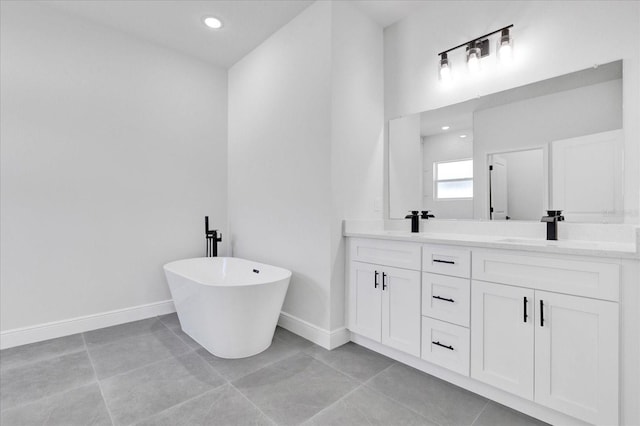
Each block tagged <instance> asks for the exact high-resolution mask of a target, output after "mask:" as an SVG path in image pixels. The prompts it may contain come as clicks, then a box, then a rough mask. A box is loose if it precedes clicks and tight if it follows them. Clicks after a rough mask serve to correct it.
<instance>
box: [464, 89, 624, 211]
mask: <svg viewBox="0 0 640 426" xmlns="http://www.w3.org/2000/svg"><path fill="white" fill-rule="evenodd" d="M621 118H622V81H621V80H611V81H607V82H604V83H598V84H593V85H590V86H584V87H580V88H577V89H572V90H565V91H562V92H558V93H553V94H550V95H545V96H539V97H537V98H531V99H525V100H522V101H518V102H512V103H510V104H506V105H501V106H498V107H495V108H487V109H484V110H479V111H476V112H475V113H474V114H473V128H474V145H473V159H474V162H473V174H474V211H475V213H474V214H475V217H476V218H482V219H486V218H487V216H488V212H487V206H488V205H489V202H488V198H489V197H488V192H487V187H488V183H487V176H488V174H487V173H488V172H487V155H488V154H489V153H495V152H505V151H513V150H517V149H525V148H536V147H540V148H541V147H545V149H546V148H547V147H548V145H549V143H550V142H552V141H554V140H559V139H567V138H572V137H577V136H583V135H588V134H592V133H600V132H605V131H608V130H614V129H619V128H620V127H621V126H622V121H621ZM539 213H540V216H542V213H544V212H543V211H540V212H539Z"/></svg>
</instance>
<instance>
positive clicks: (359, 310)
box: [349, 262, 382, 342]
mask: <svg viewBox="0 0 640 426" xmlns="http://www.w3.org/2000/svg"><path fill="white" fill-rule="evenodd" d="M349 293H350V294H349V330H351V331H352V332H354V333H357V334H360V335H362V336H365V337H368V338H370V339H372V340H375V341H376V342H379V341H380V332H381V324H382V320H381V303H382V267H381V266H377V265H371V264H369V263H361V262H351V269H350V275H349Z"/></svg>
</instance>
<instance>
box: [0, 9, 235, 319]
mask: <svg viewBox="0 0 640 426" xmlns="http://www.w3.org/2000/svg"><path fill="white" fill-rule="evenodd" d="M1 31H2V33H1V43H2V44H1V49H0V52H1V57H0V63H1V67H2V68H1V75H2V80H1V88H2V104H1V120H2V129H1V134H0V139H1V161H2V163H1V165H2V167H1V169H2V172H1V173H2V174H1V202H0V204H1V222H0V223H1V233H2V240H1V241H2V246H1V249H0V254H1V263H2V268H1V269H2V273H1V274H2V275H1V278H2V280H1V281H2V284H1V293H2V297H1V300H2V302H1V309H0V312H1V321H0V322H1V324H2V330H3V331H5V330H9V329H14V328H18V327H26V326H31V325H36V324H42V323H46V322H50V321H58V320H65V319H69V318H74V317H78V316H84V315H90V314H96V313H102V312H105V311H109V310H116V309H122V308H128V307H133V306H138V305H142V304H147V303H153V302H157V301H162V300H166V299H170V294H169V291H168V288H167V285H166V282H165V279H164V276H163V272H162V265H163V264H164V263H166V262H168V261H171V260H175V259H179V258H185V257H191V256H199V255H202V254H203V248H204V237H203V226H204V224H203V216H205V215H209V216H210V219H211V221H212V224H213V225H214V226H216V227H219V228H220V229H221V230H222V232H223V238H224V239H226V238H228V235H227V234H226V174H227V169H226V127H227V125H226V119H227V117H226V98H227V96H226V72H225V71H224V70H222V69H217V68H213V67H211V66H209V65H206V64H204V63H202V62H199V61H198V60H194V59H191V58H189V57H187V56H183V55H182V54H178V53H176V52H173V51H170V50H167V49H164V48H160V47H158V46H156V45H154V44H151V43H147V42H144V41H141V40H138V39H135V38H132V37H130V36H127V35H125V34H122V33H119V32H116V31H112V30H110V29H107V28H103V27H100V26H99V25H94V24H91V23H90V22H88V21H83V20H79V19H76V18H74V17H71V16H68V15H65V14H62V13H60V12H58V11H56V10H55V9H49V8H48V7H46V6H40V5H37V4H33V3H30V2H2V25H1Z"/></svg>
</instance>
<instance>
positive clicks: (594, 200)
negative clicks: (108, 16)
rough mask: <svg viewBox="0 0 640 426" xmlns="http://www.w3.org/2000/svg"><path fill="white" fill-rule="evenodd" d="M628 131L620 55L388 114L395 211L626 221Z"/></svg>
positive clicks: (394, 214) (391, 202) (392, 209)
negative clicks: (548, 213)
mask: <svg viewBox="0 0 640 426" xmlns="http://www.w3.org/2000/svg"><path fill="white" fill-rule="evenodd" d="M621 129H622V61H616V62H612V63H610V64H605V65H600V66H598V67H595V68H590V69H587V70H582V71H578V72H574V73H571V74H567V75H563V76H559V77H555V78H552V79H549V80H544V81H540V82H537V83H532V84H529V85H526V86H522V87H517V88H514V89H510V90H507V91H504V92H499V93H494V94H491V95H487V96H484V97H479V98H476V99H472V100H469V101H466V102H462V103H459V104H455V105H450V106H447V107H444V108H439V109H436V110H431V111H425V112H423V113H420V114H414V115H411V116H406V117H401V118H397V119H394V120H390V121H389V156H388V161H389V175H388V179H389V182H388V183H389V217H390V218H391V219H400V218H403V217H404V216H405V215H406V214H407V211H410V210H429V211H431V212H433V214H434V215H435V217H436V218H437V219H476V220H478V219H484V220H528V221H538V220H540V218H541V217H542V216H543V214H544V212H545V210H547V209H559V210H564V211H565V217H566V220H567V221H574V222H575V221H578V222H600V223H620V222H623V221H624V211H625V206H624V200H623V196H622V194H623V193H624V182H623V180H622V173H623V163H624V160H623V151H624V136H623V133H622V130H621ZM611 132H613V133H611ZM600 134H603V135H615V137H609V136H605V137H600V138H598V136H597V135H600ZM596 163H599V164H596ZM490 166H493V167H492V170H490V169H491V167H490ZM470 167H471V169H470ZM594 169H595V171H594ZM469 170H472V173H469ZM587 188H592V189H593V190H591V189H587Z"/></svg>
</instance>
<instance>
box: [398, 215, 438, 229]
mask: <svg viewBox="0 0 640 426" xmlns="http://www.w3.org/2000/svg"><path fill="white" fill-rule="evenodd" d="M418 213H420V212H419V211H418V210H411V214H408V215H406V216H405V217H404V218H405V219H411V232H420V219H425V220H426V219H429V218H430V217H435V216H433V215H432V214H429V210H422V214H421V215H418Z"/></svg>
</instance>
